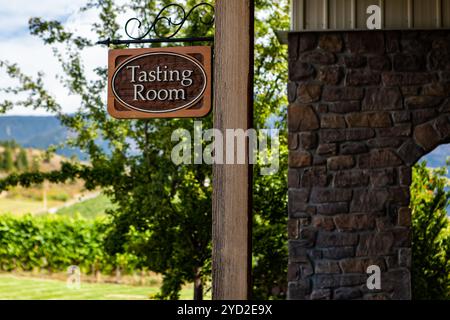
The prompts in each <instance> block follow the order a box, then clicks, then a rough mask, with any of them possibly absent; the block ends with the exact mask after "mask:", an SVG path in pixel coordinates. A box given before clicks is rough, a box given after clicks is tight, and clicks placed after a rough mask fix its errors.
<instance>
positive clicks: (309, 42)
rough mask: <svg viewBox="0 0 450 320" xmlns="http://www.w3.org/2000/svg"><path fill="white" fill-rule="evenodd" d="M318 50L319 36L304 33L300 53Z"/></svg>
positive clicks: (301, 37)
mask: <svg viewBox="0 0 450 320" xmlns="http://www.w3.org/2000/svg"><path fill="white" fill-rule="evenodd" d="M315 48H317V36H316V35H315V34H314V33H302V34H301V35H300V41H299V51H300V52H305V51H309V50H314V49H315Z"/></svg>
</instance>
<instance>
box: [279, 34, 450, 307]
mask: <svg viewBox="0 0 450 320" xmlns="http://www.w3.org/2000/svg"><path fill="white" fill-rule="evenodd" d="M288 96H289V102H290V105H289V108H288V128H289V150H290V151H289V178H288V180H289V182H288V183H289V209H288V211H289V224H288V233H289V239H290V240H289V268H288V280H289V293H288V297H289V299H361V298H363V299H410V298H411V289H410V287H411V285H410V282H411V279H410V268H411V249H410V248H411V240H410V239H411V237H410V236H411V234H410V232H411V230H410V223H411V211H410V209H409V208H408V206H409V200H410V195H409V186H410V184H411V166H412V165H414V163H415V162H416V161H417V160H418V159H419V158H420V157H422V156H423V155H424V154H426V153H427V152H429V151H431V150H433V149H434V148H435V147H436V146H438V145H439V144H442V143H448V142H450V119H449V118H450V99H449V97H450V33H449V32H446V31H428V32H425V31H398V32H394V31H374V32H358V31H353V32H337V33H329V32H312V33H291V34H290V35H289V85H288ZM369 265H378V266H379V267H380V268H381V271H382V277H381V286H382V288H381V290H378V291H371V290H368V288H367V286H366V280H367V278H368V274H367V273H366V269H367V266H369Z"/></svg>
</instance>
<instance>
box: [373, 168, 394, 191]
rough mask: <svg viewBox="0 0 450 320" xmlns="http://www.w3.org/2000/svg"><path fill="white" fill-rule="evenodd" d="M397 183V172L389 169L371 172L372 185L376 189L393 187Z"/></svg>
mask: <svg viewBox="0 0 450 320" xmlns="http://www.w3.org/2000/svg"><path fill="white" fill-rule="evenodd" d="M395 181H396V170H395V169H394V168H387V169H382V170H373V171H371V172H370V184H371V185H372V186H374V187H385V186H390V185H393V184H394V183H395Z"/></svg>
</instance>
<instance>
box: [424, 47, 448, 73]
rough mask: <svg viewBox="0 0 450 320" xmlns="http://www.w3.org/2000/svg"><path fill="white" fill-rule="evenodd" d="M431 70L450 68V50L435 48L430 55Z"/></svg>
mask: <svg viewBox="0 0 450 320" xmlns="http://www.w3.org/2000/svg"><path fill="white" fill-rule="evenodd" d="M429 68H430V69H431V70H438V71H442V70H447V71H448V70H450V50H433V51H432V52H431V53H430V56H429Z"/></svg>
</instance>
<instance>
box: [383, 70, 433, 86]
mask: <svg viewBox="0 0 450 320" xmlns="http://www.w3.org/2000/svg"><path fill="white" fill-rule="evenodd" d="M381 78H382V79H383V83H384V85H385V86H386V87H393V86H412V85H423V84H427V83H431V82H433V81H434V80H436V75H434V74H433V73H429V72H405V73H399V72H383V74H382V75H381Z"/></svg>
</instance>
